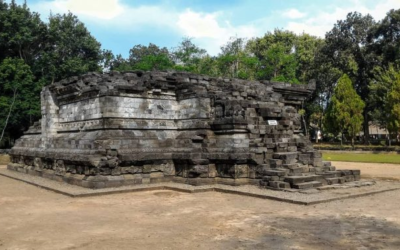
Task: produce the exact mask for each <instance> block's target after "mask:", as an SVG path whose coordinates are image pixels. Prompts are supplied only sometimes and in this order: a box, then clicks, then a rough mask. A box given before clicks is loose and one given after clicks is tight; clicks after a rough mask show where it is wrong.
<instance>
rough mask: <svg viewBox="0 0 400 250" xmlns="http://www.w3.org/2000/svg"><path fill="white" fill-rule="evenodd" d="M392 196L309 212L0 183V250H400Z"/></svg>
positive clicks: (222, 198) (212, 195)
mask: <svg viewBox="0 0 400 250" xmlns="http://www.w3.org/2000/svg"><path fill="white" fill-rule="evenodd" d="M336 165H338V164H336ZM399 196H400V190H398V191H392V192H386V193H381V194H377V195H374V196H368V197H361V198H357V199H348V200H343V201H335V202H330V203H324V204H319V205H313V206H301V205H294V204H288V203H282V202H277V201H271V200H262V199H256V198H252V197H245V196H238V195H230V194H222V193H216V192H207V193H196V194H186V193H178V192H174V191H148V192H140V193H126V194H115V195H107V196H96V197H85V198H70V197H67V196H64V195H60V194H56V193H53V192H50V191H46V190H43V189H40V188H37V187H34V186H32V185H28V184H25V183H22V182H20V181H16V180H12V179H9V178H6V177H3V176H0V225H1V227H0V249H96V250H99V249H324V250H325V249H400V210H399V209H398V208H399V207H400V199H399V198H398V197H399ZM372 197H373V198H372Z"/></svg>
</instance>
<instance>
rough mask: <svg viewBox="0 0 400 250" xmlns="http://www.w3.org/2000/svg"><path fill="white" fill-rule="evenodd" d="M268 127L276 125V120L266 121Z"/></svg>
mask: <svg viewBox="0 0 400 250" xmlns="http://www.w3.org/2000/svg"><path fill="white" fill-rule="evenodd" d="M268 125H274V126H276V125H278V121H277V120H268Z"/></svg>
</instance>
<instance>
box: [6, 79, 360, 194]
mask: <svg viewBox="0 0 400 250" xmlns="http://www.w3.org/2000/svg"><path fill="white" fill-rule="evenodd" d="M314 89H315V84H313V83H312V82H311V83H310V84H308V85H295V84H288V83H279V82H270V81H263V82H257V81H244V80H239V79H222V78H212V77H208V76H202V75H193V74H189V73H179V72H141V71H132V72H125V73H120V72H110V73H108V74H98V73H89V74H87V75H83V76H80V77H71V78H68V79H65V80H62V81H60V82H57V83H54V84H52V85H49V86H47V87H45V88H44V89H43V91H42V93H41V112H42V119H41V120H40V121H38V122H36V123H35V124H34V125H33V126H31V127H30V128H29V130H28V131H26V133H25V134H24V136H22V137H21V138H20V139H18V140H17V142H16V143H15V146H14V147H13V148H12V149H11V151H10V159H11V163H10V164H9V165H8V169H10V170H15V171H19V172H24V173H27V174H31V175H37V176H42V177H45V178H50V179H53V180H58V181H63V182H67V183H70V184H74V185H79V186H82V187H87V188H96V189H98V188H107V187H117V186H123V185H136V184H149V183H159V182H179V183H186V184H191V185H206V184H227V185H247V184H253V185H262V186H265V187H267V188H271V189H287V188H296V189H307V188H313V187H318V186H321V185H327V184H336V183H343V182H349V181H354V180H359V178H360V171H357V170H346V171H345V170H340V171H336V169H335V167H333V166H331V164H330V162H323V161H322V155H321V153H320V152H319V151H317V150H315V149H313V146H312V144H311V142H310V141H309V139H308V138H307V137H306V136H304V135H303V134H302V128H301V116H300V115H299V113H298V112H297V111H298V109H299V108H301V106H302V103H303V102H304V100H305V99H306V98H307V97H308V96H309V95H310V94H311V93H312V91H313V90H314Z"/></svg>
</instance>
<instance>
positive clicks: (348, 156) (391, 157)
mask: <svg viewBox="0 0 400 250" xmlns="http://www.w3.org/2000/svg"><path fill="white" fill-rule="evenodd" d="M322 157H323V159H324V161H349V162H371V163H391V164H400V154H352V153H323V154H322Z"/></svg>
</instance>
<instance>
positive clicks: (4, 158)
mask: <svg viewBox="0 0 400 250" xmlns="http://www.w3.org/2000/svg"><path fill="white" fill-rule="evenodd" d="M9 162H10V156H9V155H6V154H0V165H6V164H8V163H9Z"/></svg>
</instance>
